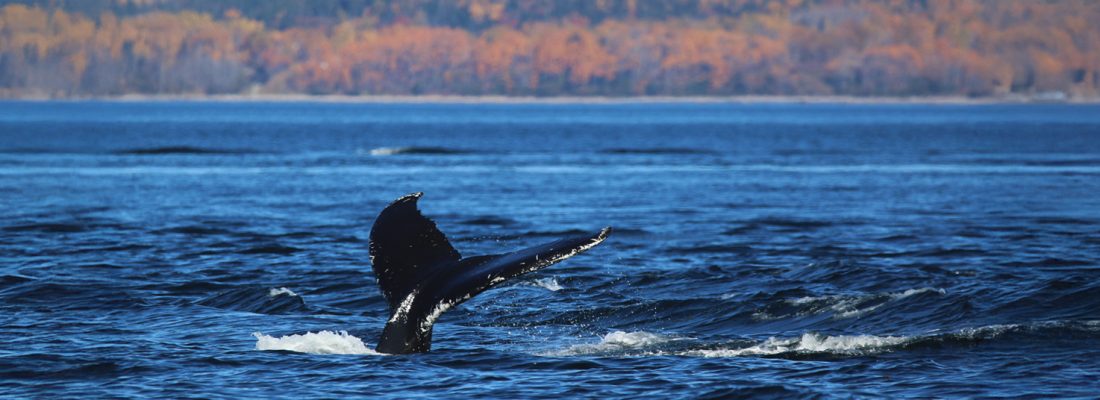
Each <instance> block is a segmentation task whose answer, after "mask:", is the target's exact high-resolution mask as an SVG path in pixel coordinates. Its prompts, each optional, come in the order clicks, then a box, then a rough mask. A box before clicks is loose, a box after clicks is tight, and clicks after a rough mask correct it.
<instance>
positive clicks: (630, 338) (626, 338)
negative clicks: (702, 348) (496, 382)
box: [542, 331, 686, 357]
mask: <svg viewBox="0 0 1100 400" xmlns="http://www.w3.org/2000/svg"><path fill="white" fill-rule="evenodd" d="M678 340H686V339H684V338H680V337H676V336H669V335H661V334H656V333H651V332H645V331H638V332H623V331H614V332H611V333H608V334H606V335H604V336H603V337H602V338H600V342H599V343H594V344H578V345H573V346H569V347H568V348H565V349H563V350H557V351H551V352H547V353H543V354H542V355H544V356H551V357H561V356H580V355H612V354H619V355H622V354H623V353H626V352H636V351H639V350H651V348H653V347H655V346H659V345H663V344H666V343H670V342H674V341H678Z"/></svg>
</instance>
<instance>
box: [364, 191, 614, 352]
mask: <svg viewBox="0 0 1100 400" xmlns="http://www.w3.org/2000/svg"><path fill="white" fill-rule="evenodd" d="M421 195H422V193H413V194H409V195H406V196H404V197H401V198H400V199H397V200H395V201H394V202H393V203H391V204H390V205H389V206H387V207H386V208H385V209H384V210H382V213H381V214H379V216H378V219H377V220H375V223H374V227H373V228H371V233H370V256H371V268H372V269H373V270H374V276H375V278H376V279H377V280H378V286H379V288H381V290H382V296H384V297H385V298H386V302H387V303H388V304H389V307H390V313H391V315H390V319H389V321H388V322H387V323H386V327H385V328H384V329H383V330H382V337H381V339H380V340H379V342H378V347H377V350H378V352H380V353H390V354H404V353H417V352H425V351H428V350H429V349H430V348H431V338H432V327H433V325H434V324H435V321H436V320H437V319H438V318H439V316H440V315H442V314H443V313H444V312H446V311H447V310H449V309H451V308H452V307H454V306H455V305H458V304H460V303H462V302H463V301H466V300H468V299H470V298H471V297H473V296H475V295H477V294H478V293H481V292H483V291H485V290H487V289H489V288H491V287H493V286H496V285H498V284H501V283H503V282H505V281H507V280H509V279H511V278H514V277H516V276H519V275H523V274H526V273H528V272H533V271H536V270H539V269H542V268H545V267H548V266H550V265H551V264H554V263H557V262H559V261H562V260H564V259H566V258H569V257H572V256H574V255H577V254H579V253H581V252H583V251H585V250H588V249H590V248H592V247H593V246H595V245H597V244H600V242H603V240H604V239H606V238H607V235H608V234H609V233H610V232H611V228H604V229H602V230H600V231H598V232H595V233H593V234H590V235H575V236H570V237H567V238H563V239H561V240H557V241H554V242H551V243H546V244H543V245H539V246H534V247H529V248H526V249H522V250H518V251H514V252H510V253H503V254H494V255H486V256H476V257H467V258H463V257H462V256H461V255H460V254H459V253H458V251H457V250H455V249H454V247H452V246H451V243H450V242H449V241H447V237H446V236H445V235H444V234H443V232H440V231H439V229H438V228H437V227H436V226H435V223H434V222H432V220H430V219H428V218H427V217H424V216H423V215H421V214H420V211H419V210H418V209H417V207H416V202H417V200H419V199H420V196H421Z"/></svg>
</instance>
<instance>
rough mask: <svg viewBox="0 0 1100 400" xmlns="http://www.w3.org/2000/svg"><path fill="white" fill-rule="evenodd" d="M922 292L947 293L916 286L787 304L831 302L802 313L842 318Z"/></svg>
mask: <svg viewBox="0 0 1100 400" xmlns="http://www.w3.org/2000/svg"><path fill="white" fill-rule="evenodd" d="M922 293H939V294H947V291H946V290H944V289H940V288H931V287H923V288H917V289H908V290H905V291H903V292H895V293H882V294H871V295H863V296H843V295H836V296H807V297H799V298H797V299H789V300H787V304H790V305H795V306H798V305H805V304H810V303H816V302H831V303H832V304H830V305H829V306H828V307H824V308H822V309H818V310H812V311H810V312H808V313H803V314H816V313H818V312H822V311H829V310H831V311H833V313H834V314H833V318H836V319H842V318H852V317H860V316H863V315H864V314H867V313H869V312H871V311H875V310H877V309H879V308H881V307H882V306H884V305H886V303H888V302H891V301H896V300H902V299H905V298H907V297H911V296H915V295H918V294H922ZM882 298H885V301H882V302H878V303H874V304H871V305H868V306H864V307H860V306H861V305H863V304H866V303H871V302H874V300H876V299H882ZM754 316H756V317H757V318H759V319H779V318H783V317H785V316H778V317H776V316H772V315H769V314H766V313H762V312H760V313H756V314H754Z"/></svg>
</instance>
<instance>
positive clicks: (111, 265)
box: [75, 263, 128, 270]
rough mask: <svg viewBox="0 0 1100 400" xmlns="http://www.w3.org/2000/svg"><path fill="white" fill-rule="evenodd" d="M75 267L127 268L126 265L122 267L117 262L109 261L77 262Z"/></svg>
mask: <svg viewBox="0 0 1100 400" xmlns="http://www.w3.org/2000/svg"><path fill="white" fill-rule="evenodd" d="M75 267H77V268H88V269H93V270H95V269H102V270H119V269H126V268H128V267H124V266H121V265H118V264H111V263H90V264H77V265H75Z"/></svg>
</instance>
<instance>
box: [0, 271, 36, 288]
mask: <svg viewBox="0 0 1100 400" xmlns="http://www.w3.org/2000/svg"><path fill="white" fill-rule="evenodd" d="M33 280H34V278H30V277H26V276H21V275H2V276H0V290H3V289H7V288H8V287H11V286H15V285H19V284H22V283H26V282H31V281H33Z"/></svg>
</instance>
